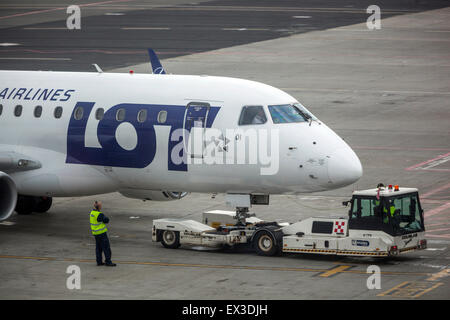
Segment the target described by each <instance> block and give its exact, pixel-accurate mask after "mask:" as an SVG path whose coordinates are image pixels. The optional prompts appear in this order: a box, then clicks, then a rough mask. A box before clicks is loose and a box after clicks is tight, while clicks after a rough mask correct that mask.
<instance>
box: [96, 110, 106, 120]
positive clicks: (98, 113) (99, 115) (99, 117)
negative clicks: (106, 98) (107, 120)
mask: <svg viewBox="0 0 450 320" xmlns="http://www.w3.org/2000/svg"><path fill="white" fill-rule="evenodd" d="M104 115H105V110H104V109H103V108H98V109H97V111H95V119H97V120H102V119H103V117H104Z"/></svg>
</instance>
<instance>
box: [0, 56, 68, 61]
mask: <svg viewBox="0 0 450 320" xmlns="http://www.w3.org/2000/svg"><path fill="white" fill-rule="evenodd" d="M0 60H42V61H47V60H48V61H51V60H55V61H70V60H72V59H71V58H16V57H6V58H0Z"/></svg>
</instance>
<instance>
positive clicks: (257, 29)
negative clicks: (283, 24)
mask: <svg viewBox="0 0 450 320" xmlns="http://www.w3.org/2000/svg"><path fill="white" fill-rule="evenodd" d="M222 30H224V31H269V30H270V29H267V28H222Z"/></svg>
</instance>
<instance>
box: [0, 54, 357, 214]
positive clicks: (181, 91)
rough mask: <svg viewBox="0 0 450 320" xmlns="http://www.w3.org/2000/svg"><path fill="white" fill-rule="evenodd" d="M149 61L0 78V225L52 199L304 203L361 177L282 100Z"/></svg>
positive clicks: (309, 120)
mask: <svg viewBox="0 0 450 320" xmlns="http://www.w3.org/2000/svg"><path fill="white" fill-rule="evenodd" d="M149 54H150V58H151V59H150V60H151V63H152V71H153V74H137V73H134V72H130V73H109V72H103V71H102V70H101V69H100V68H99V67H98V66H97V65H95V67H96V69H97V72H52V71H0V78H1V85H0V220H5V219H8V218H9V217H10V216H11V214H12V213H13V212H14V211H16V212H17V213H18V214H30V213H32V212H46V211H48V210H49V209H50V208H51V205H52V198H53V197H78V196H80V197H81V196H88V195H96V194H105V193H110V192H120V193H121V194H122V195H124V196H125V197H130V198H135V199H141V200H154V201H169V200H178V199H181V198H183V197H185V196H186V195H187V194H188V193H191V192H200V193H211V194H216V193H224V194H227V195H255V196H258V195H263V196H266V195H270V194H300V193H308V192H316V191H324V190H331V189H336V188H340V187H343V186H347V185H350V184H352V183H354V182H356V181H357V180H358V179H359V178H360V177H361V176H362V166H361V162H360V160H359V158H358V156H357V155H356V154H355V152H354V151H353V150H352V149H351V147H350V146H349V145H348V144H347V143H346V142H345V141H344V140H343V139H342V138H341V137H339V136H338V135H337V134H336V133H335V132H333V131H332V130H331V129H330V128H329V127H328V126H326V125H325V123H323V122H322V121H320V120H319V119H318V118H317V117H315V116H314V115H313V114H312V113H311V112H310V111H309V110H308V109H306V108H305V107H304V106H303V105H302V104H301V103H300V102H298V101H297V99H295V98H294V97H292V96H290V95H289V94H287V93H286V92H283V91H282V90H279V89H277V88H274V87H272V86H269V85H266V84H262V83H259V82H255V81H249V80H244V79H237V78H230V77H218V76H203V75H173V74H167V73H166V71H165V70H164V68H163V67H162V65H161V63H160V62H159V59H158V58H157V56H156V54H155V52H154V51H153V50H151V49H150V50H149ZM208 137H209V138H208ZM208 139H209V140H208ZM264 150H266V151H264ZM263 151H264V152H263ZM255 155H257V157H255ZM256 158H257V159H256ZM255 159H256V160H255ZM263 160H264V161H263Z"/></svg>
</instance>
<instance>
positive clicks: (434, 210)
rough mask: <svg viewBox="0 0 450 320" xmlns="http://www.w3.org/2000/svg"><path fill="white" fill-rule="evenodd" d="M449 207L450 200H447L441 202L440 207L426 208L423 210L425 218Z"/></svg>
mask: <svg viewBox="0 0 450 320" xmlns="http://www.w3.org/2000/svg"><path fill="white" fill-rule="evenodd" d="M449 208H450V202H447V203H446V204H443V205H442V206H440V207H437V208H434V209H432V210H428V211H426V212H425V218H428V217H431V216H434V215H437V214H439V213H441V212H442V211H444V210H446V209H449Z"/></svg>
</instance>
